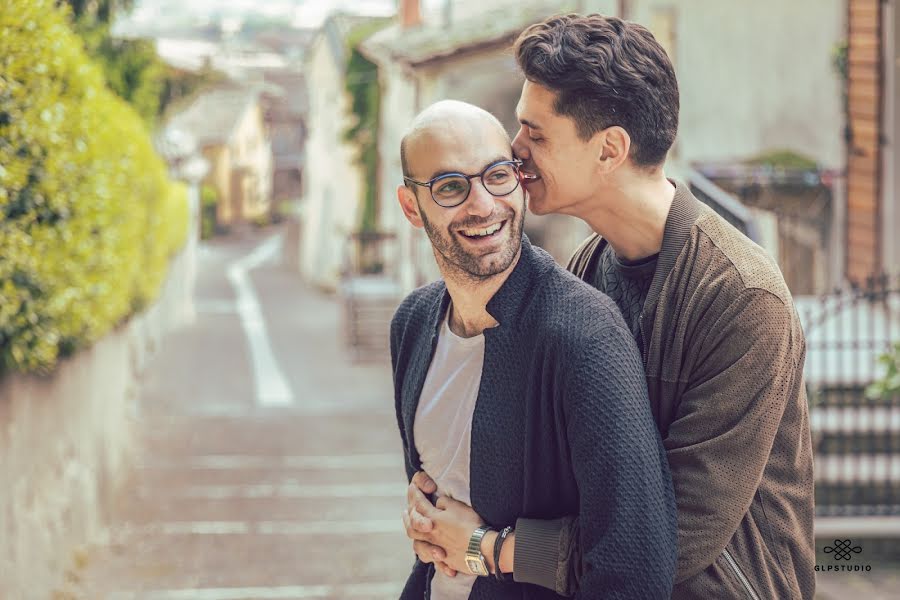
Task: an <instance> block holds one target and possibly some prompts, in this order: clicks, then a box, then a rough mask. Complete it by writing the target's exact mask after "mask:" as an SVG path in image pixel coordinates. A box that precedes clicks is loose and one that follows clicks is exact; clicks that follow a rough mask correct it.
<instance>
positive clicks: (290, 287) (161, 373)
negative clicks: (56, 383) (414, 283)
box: [61, 229, 414, 600]
mask: <svg viewBox="0 0 900 600" xmlns="http://www.w3.org/2000/svg"><path fill="white" fill-rule="evenodd" d="M279 235H280V232H279V231H278V230H272V229H270V230H268V231H257V232H253V233H245V234H243V235H242V236H234V237H231V238H225V239H220V240H216V241H214V242H212V243H206V244H204V245H203V246H202V247H201V252H200V261H199V267H198V273H199V274H198V278H199V281H198V287H197V293H196V298H197V303H196V304H197V312H198V314H197V320H196V322H195V323H194V324H193V325H191V326H189V327H186V328H183V329H181V330H179V331H177V332H175V333H173V334H171V335H169V336H168V337H167V338H166V339H165V340H164V342H163V344H162V347H161V348H159V351H158V353H157V354H156V356H155V357H154V358H153V360H152V362H151V363H150V365H149V368H148V371H147V373H146V375H145V377H144V381H143V382H142V390H141V392H140V399H139V403H138V410H137V415H136V423H135V425H136V431H137V434H138V440H139V443H138V448H139V452H138V457H137V464H138V465H139V466H138V468H137V469H136V471H135V472H134V475H133V478H132V480H131V481H130V482H129V484H128V486H127V489H126V490H125V492H124V493H123V494H122V495H121V497H120V498H119V499H118V500H117V502H116V503H115V506H114V507H113V514H114V517H115V521H114V526H113V528H112V531H111V534H110V539H109V540H108V542H109V543H108V544H105V545H100V546H97V547H93V548H91V549H89V550H88V551H86V552H84V553H83V554H80V555H79V556H77V557H76V558H75V561H74V562H75V564H76V566H75V567H74V568H73V570H72V573H71V574H70V579H71V581H70V584H71V585H70V589H68V590H66V591H65V592H64V593H63V594H61V595H62V596H64V597H74V598H85V599H92V600H93V599H95V598H110V599H126V598H141V599H153V600H156V599H159V600H163V599H190V600H231V599H235V600H237V599H245V598H246V599H251V598H252V599H268V598H278V599H300V598H303V599H308V598H315V599H319V598H334V599H338V598H340V599H344V598H365V599H367V600H381V599H388V598H391V599H393V598H397V596H398V594H399V591H400V589H401V588H402V584H403V582H404V581H405V578H406V575H407V574H408V572H409V569H410V567H411V566H412V563H413V558H414V557H413V554H412V550H411V547H410V545H409V543H408V541H407V540H406V538H405V535H404V534H403V531H402V525H401V521H400V511H401V509H402V507H403V505H404V493H405V487H406V485H405V481H406V479H405V475H404V472H403V460H402V455H401V451H400V439H399V435H398V433H397V426H396V420H395V418H394V412H393V397H392V392H391V382H390V363H389V359H388V357H382V359H381V360H376V361H371V362H369V363H367V364H364V365H356V364H353V363H352V362H351V361H350V357H349V354H348V353H347V352H346V351H345V350H344V349H343V348H342V345H341V341H340V340H339V339H338V332H339V331H340V322H339V314H340V311H339V305H338V303H337V302H336V300H335V298H334V297H331V296H327V295H325V294H323V293H320V292H318V291H316V290H313V289H310V288H308V287H306V286H304V285H303V284H302V282H301V280H300V278H299V276H298V274H297V273H296V272H295V271H292V270H290V269H288V268H287V267H286V266H284V265H283V264H282V263H281V261H280V253H279V248H278V239H279V238H278V236H279Z"/></svg>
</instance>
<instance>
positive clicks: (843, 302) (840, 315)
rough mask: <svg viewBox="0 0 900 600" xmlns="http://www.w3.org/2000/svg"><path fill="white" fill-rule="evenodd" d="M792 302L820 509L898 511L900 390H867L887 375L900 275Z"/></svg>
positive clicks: (850, 513)
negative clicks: (800, 336)
mask: <svg viewBox="0 0 900 600" xmlns="http://www.w3.org/2000/svg"><path fill="white" fill-rule="evenodd" d="M795 302H796V306H797V312H798V314H799V316H800V320H801V322H802V323H803V328H804V332H805V336H806V346H807V356H806V365H805V370H804V374H805V376H806V385H807V391H808V394H809V400H810V406H811V408H810V420H811V429H812V434H813V441H814V446H815V453H816V463H815V473H816V505H817V514H818V515H819V516H822V517H877V516H882V517H883V516H891V517H898V516H900V395H898V394H887V395H880V396H874V395H870V394H867V393H866V389H867V388H868V387H869V386H870V384H871V383H872V381H874V380H875V379H878V378H880V377H882V376H883V375H884V372H885V368H884V366H883V365H880V363H879V357H880V356H882V355H884V354H886V353H889V352H891V351H892V348H893V347H894V345H895V344H897V343H898V342H900V277H898V276H886V275H885V276H879V277H872V278H870V279H869V280H868V281H867V282H866V285H864V286H862V287H853V288H848V289H844V290H836V291H834V292H832V293H830V294H826V295H824V296H818V297H811V296H807V297H797V298H795ZM898 524H900V520H898ZM898 534H900V528H896V527H895V528H894V535H898Z"/></svg>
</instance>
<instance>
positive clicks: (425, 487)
mask: <svg viewBox="0 0 900 600" xmlns="http://www.w3.org/2000/svg"><path fill="white" fill-rule="evenodd" d="M412 483H414V484H415V485H416V487H418V488H419V489H420V490H422V491H423V492H424V493H426V494H433V493H435V492H436V491H437V484H436V483H435V482H434V479H432V478H431V477H429V476H428V473H426V472H425V471H419V472H417V473H416V474H415V475H413V478H412Z"/></svg>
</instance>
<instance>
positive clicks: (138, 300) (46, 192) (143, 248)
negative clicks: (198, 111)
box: [0, 0, 187, 373]
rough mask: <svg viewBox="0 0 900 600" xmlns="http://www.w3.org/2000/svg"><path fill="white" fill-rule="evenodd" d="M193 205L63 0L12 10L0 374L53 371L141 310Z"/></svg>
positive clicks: (2, 136)
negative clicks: (90, 52) (112, 86)
mask: <svg viewBox="0 0 900 600" xmlns="http://www.w3.org/2000/svg"><path fill="white" fill-rule="evenodd" d="M186 224H187V201H186V194H185V190H184V188H183V187H182V186H180V185H178V184H175V183H172V182H171V181H169V180H168V178H167V175H166V168H165V165H164V164H163V162H162V161H161V159H160V158H159V157H158V156H157V155H156V154H155V152H154V150H153V147H152V145H151V142H150V138H149V134H148V132H147V130H146V128H145V126H144V123H143V122H142V120H141V118H140V116H139V115H138V114H137V113H136V112H135V111H134V109H133V108H132V107H130V106H129V105H128V104H126V103H125V102H124V101H123V100H121V99H120V98H118V97H116V96H115V94H113V93H112V92H111V91H109V90H108V89H107V88H106V87H105V84H104V79H103V74H102V72H101V70H100V69H99V68H98V66H97V65H95V64H93V63H92V62H91V61H90V60H89V59H88V58H87V56H86V54H85V52H84V50H83V45H82V42H81V40H80V39H79V38H78V37H77V36H76V35H75V34H73V32H72V31H71V29H70V28H69V25H68V19H67V17H66V14H65V13H64V11H63V10H62V9H60V8H58V7H57V5H56V2H55V0H4V2H3V3H2V7H0V370H7V369H12V370H17V371H29V372H38V373H46V372H49V371H50V370H51V369H52V368H53V366H54V365H55V363H56V361H57V359H58V358H59V357H60V356H61V355H63V356H64V355H66V354H69V353H71V352H73V351H75V350H76V349H78V348H80V347H82V346H85V345H87V344H90V343H91V342H93V341H94V340H97V339H98V338H99V337H101V336H102V335H104V334H105V333H106V332H108V331H109V330H110V329H111V328H113V327H114V326H116V325H117V324H119V323H121V322H122V321H123V320H125V319H126V318H127V317H128V316H129V315H131V314H132V313H134V312H135V311H137V310H139V309H141V308H142V307H143V306H145V305H146V304H147V303H148V302H150V301H151V300H152V299H153V298H154V296H155V295H156V294H157V293H158V290H159V288H160V286H161V284H162V281H163V278H164V277H165V272H166V268H167V263H168V259H169V257H170V256H171V255H172V254H173V253H174V252H176V251H177V249H178V248H179V247H180V246H181V244H182V243H183V241H184V238H185V234H186Z"/></svg>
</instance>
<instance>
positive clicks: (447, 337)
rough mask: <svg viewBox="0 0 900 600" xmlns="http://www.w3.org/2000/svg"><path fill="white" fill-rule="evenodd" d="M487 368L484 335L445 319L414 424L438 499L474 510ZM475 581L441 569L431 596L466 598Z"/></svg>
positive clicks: (436, 599)
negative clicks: (478, 418)
mask: <svg viewBox="0 0 900 600" xmlns="http://www.w3.org/2000/svg"><path fill="white" fill-rule="evenodd" d="M448 314H449V310H448ZM483 367H484V335H483V334H482V335H477V336H475V337H471V338H461V337H459V336H458V335H456V334H455V333H453V332H452V331H451V330H450V326H449V323H448V318H447V317H446V316H445V317H444V321H443V323H442V325H441V331H440V334H439V335H438V342H437V348H436V349H435V351H434V358H433V359H432V360H431V365H430V366H429V368H428V375H427V376H426V377H425V383H424V385H423V387H422V395H421V396H420V397H419V405H418V408H417V409H416V419H415V422H414V423H413V439H414V440H415V444H416V450H417V451H418V452H419V457H420V458H421V460H422V468H423V469H424V470H425V472H426V473H428V475H430V476H431V478H432V479H434V481H435V483H437V487H438V491H437V495H438V496H439V497H440V496H449V497H451V498H453V499H455V500H459V501H460V502H465V503H466V504H468V505H470V506H471V504H472V501H471V499H470V497H469V455H470V451H471V447H472V414H473V413H474V412H475V401H476V399H477V398H478V388H479V387H480V386H481V372H482V368H483ZM475 579H476V576H475V575H469V574H467V573H457V575H456V577H447V576H446V575H444V574H442V573H441V572H440V571H437V572H435V575H434V579H433V580H432V582H431V597H432V599H433V600H466V599H467V598H468V597H469V594H470V593H471V591H472V586H473V585H474V583H475Z"/></svg>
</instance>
